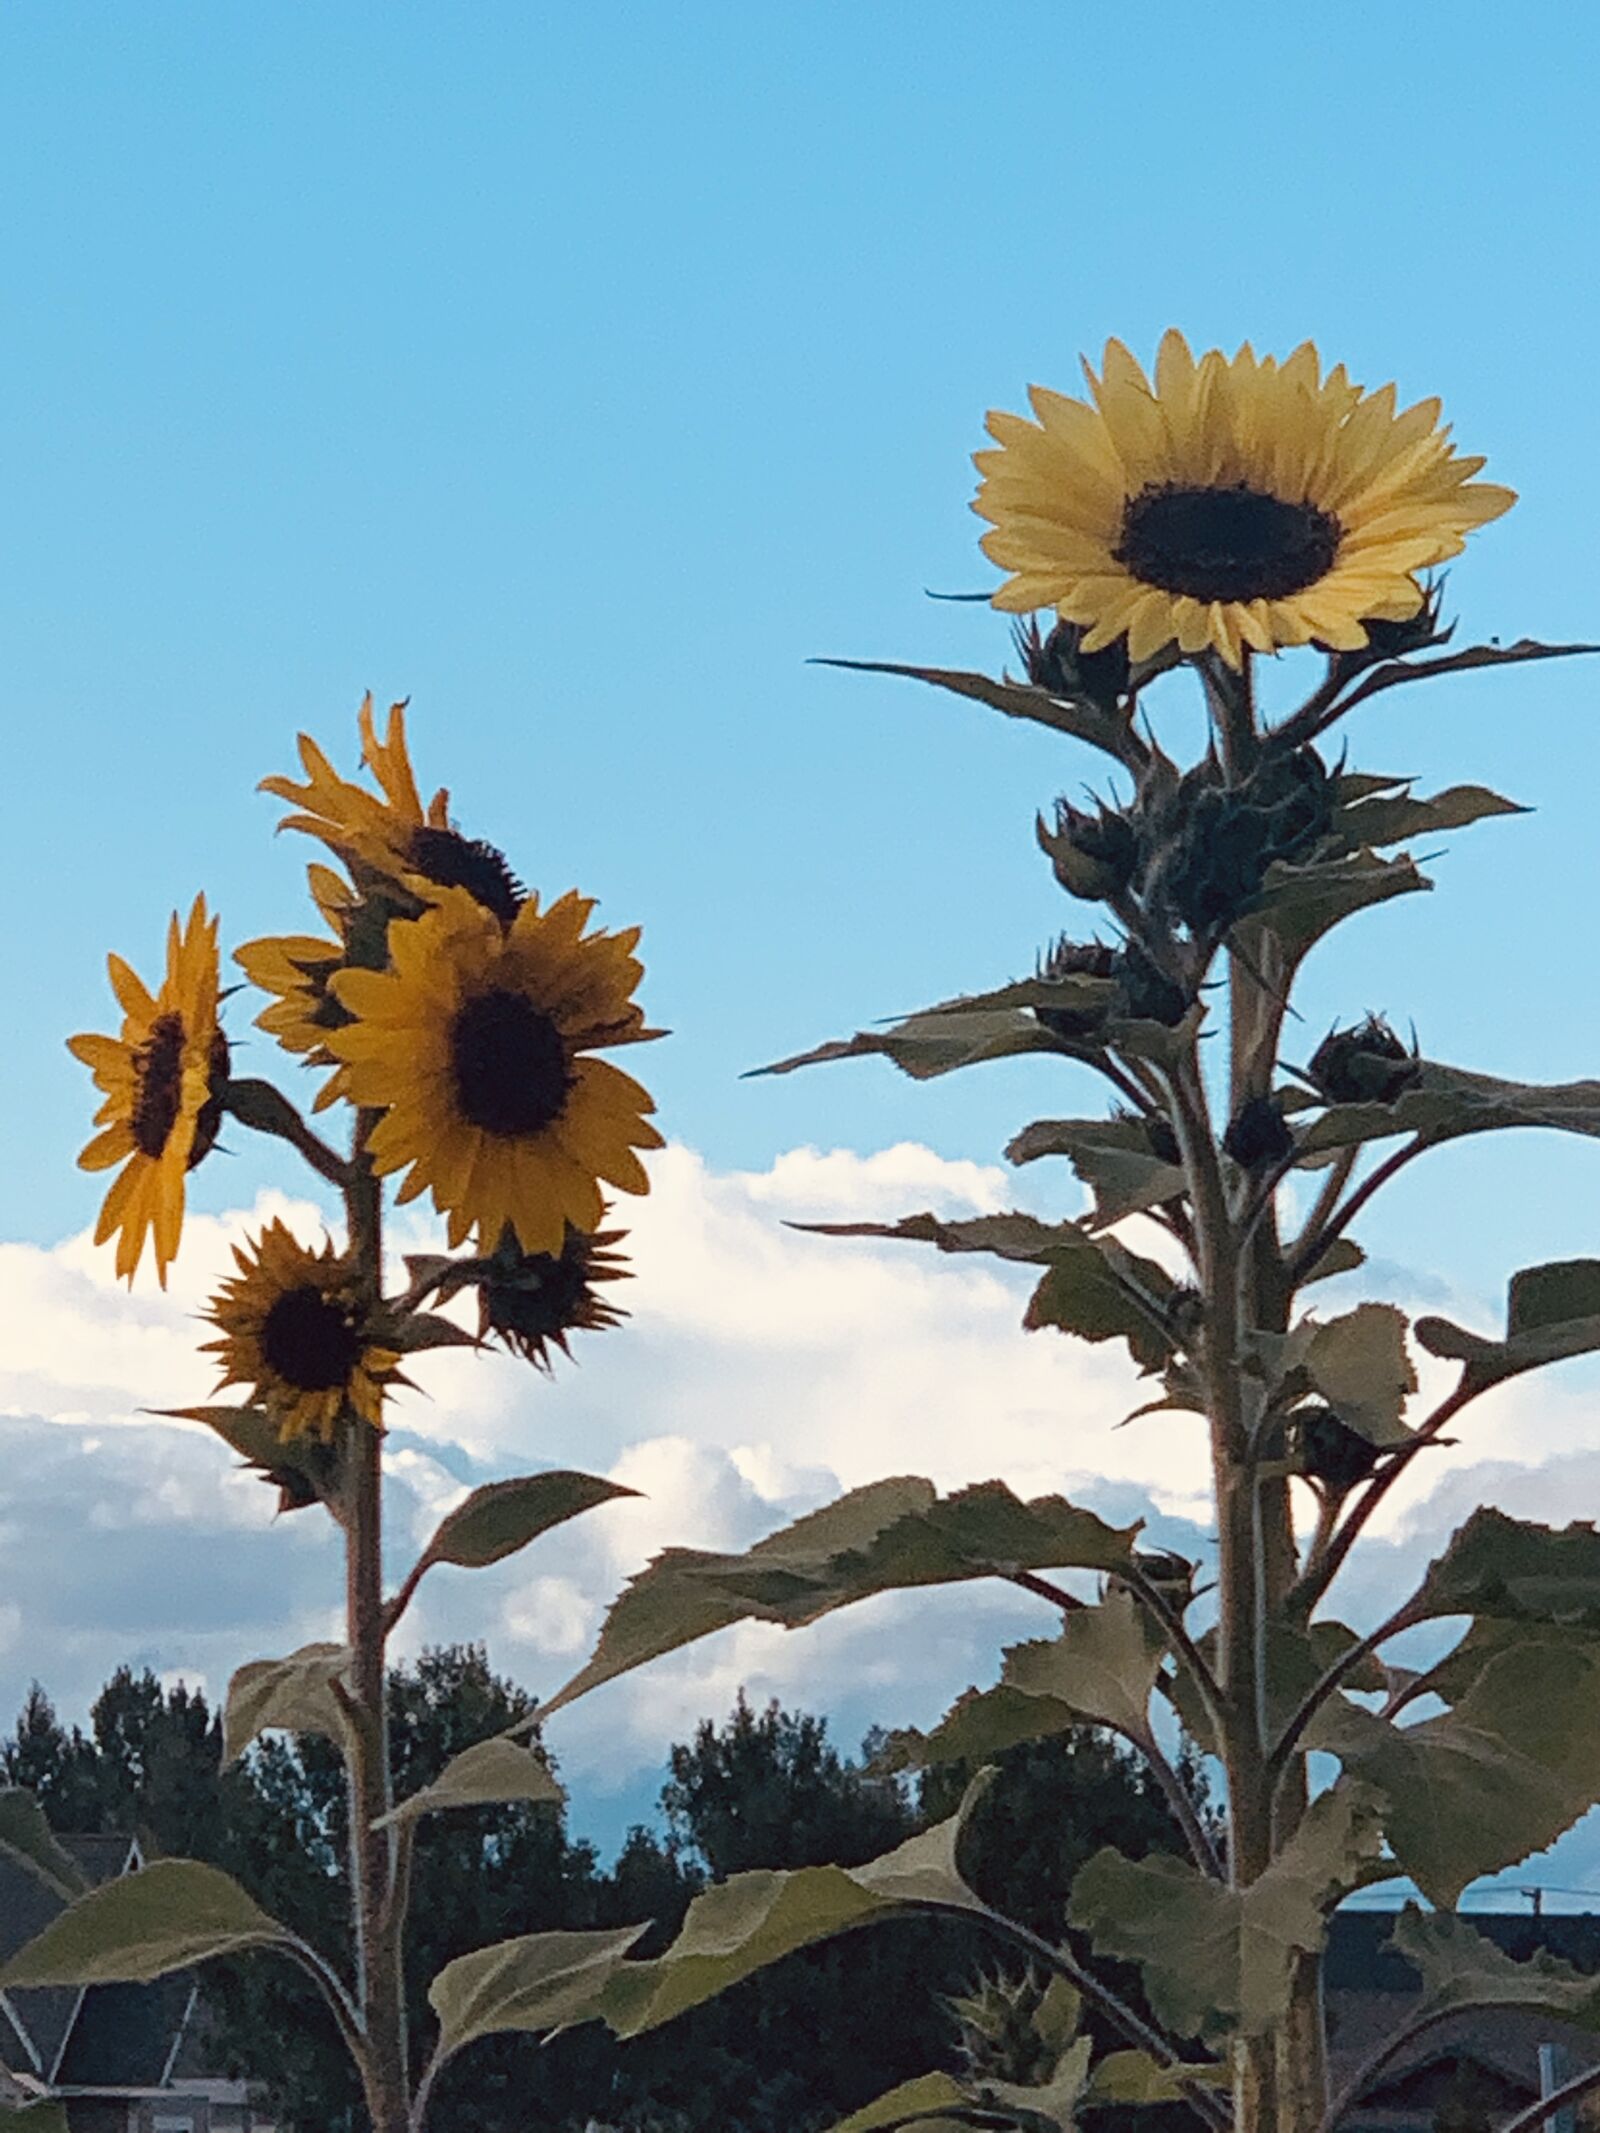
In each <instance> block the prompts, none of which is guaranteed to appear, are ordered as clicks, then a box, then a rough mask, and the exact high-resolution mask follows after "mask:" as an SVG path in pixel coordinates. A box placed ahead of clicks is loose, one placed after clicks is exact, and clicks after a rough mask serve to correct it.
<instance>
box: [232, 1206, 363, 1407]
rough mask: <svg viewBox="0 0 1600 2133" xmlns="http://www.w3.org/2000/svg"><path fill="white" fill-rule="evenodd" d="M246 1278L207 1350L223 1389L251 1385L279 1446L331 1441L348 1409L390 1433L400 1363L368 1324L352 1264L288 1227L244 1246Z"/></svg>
mask: <svg viewBox="0 0 1600 2133" xmlns="http://www.w3.org/2000/svg"><path fill="white" fill-rule="evenodd" d="M233 1256H234V1259H235V1261H236V1262H237V1264H238V1268H239V1272H238V1273H237V1275H234V1276H231V1277H230V1278H229V1279H227V1280H226V1281H224V1282H223V1284H222V1287H221V1289H220V1290H219V1291H218V1293H217V1294H216V1295H215V1296H214V1297H213V1298H212V1300H211V1305H210V1308H209V1309H208V1310H207V1312H206V1316H207V1318H209V1319H210V1320H211V1323H212V1324H213V1325H214V1326H215V1327H216V1328H217V1329H218V1333H219V1335H220V1338H219V1339H217V1340H214V1341H207V1342H206V1343H205V1346H206V1348H207V1349H208V1350H210V1351H211V1352H212V1353H214V1354H215V1355H216V1356H217V1357H218V1359H219V1363H220V1367H221V1371H222V1375H221V1377H220V1378H219V1380H218V1384H219V1387H220V1386H222V1385H248V1386H249V1387H250V1388H251V1399H252V1401H253V1402H254V1404H255V1405H257V1406H259V1407H263V1408H265V1409H266V1411H267V1413H268V1414H270V1415H271V1416H272V1417H273V1419H274V1420H275V1421H276V1423H277V1424H278V1438H279V1441H280V1442H284V1441H286V1440H287V1439H288V1438H290V1437H299V1436H304V1435H305V1434H306V1433H307V1432H310V1433H311V1434H313V1435H315V1436H317V1437H320V1438H322V1440H323V1441H324V1442H327V1441H328V1440H329V1439H331V1437H332V1436H333V1433H334V1429H335V1427H336V1425H337V1424H338V1422H339V1419H340V1417H341V1416H342V1415H343V1414H345V1413H346V1412H348V1413H350V1414H353V1415H355V1416H357V1417H358V1418H359V1419H360V1420H361V1421H363V1422H370V1423H371V1424H372V1426H373V1427H374V1428H375V1429H381V1428H382V1427H383V1396H384V1392H385V1390H386V1388H387V1386H388V1385H389V1384H390V1383H391V1382H392V1381H393V1379H394V1375H395V1369H396V1366H397V1364H398V1363H399V1361H400V1356H399V1353H398V1351H397V1350H395V1349H393V1348H383V1347H379V1346H378V1345H377V1344H376V1343H375V1342H374V1341H372V1340H371V1339H370V1338H369V1337H368V1335H367V1333H366V1332H365V1331H364V1329H363V1326H362V1319H361V1313H360V1311H359V1309H358V1308H357V1306H356V1303H355V1292H354V1286H353V1281H352V1274H351V1268H350V1265H349V1262H348V1261H347V1260H346V1259H344V1258H343V1257H342V1256H341V1255H340V1254H339V1253H338V1252H336V1251H335V1249H334V1247H333V1246H332V1245H331V1244H328V1245H326V1246H324V1248H323V1249H322V1250H321V1251H320V1252H314V1251H310V1250H308V1249H307V1247H306V1246H305V1245H303V1244H301V1243H299V1242H298V1241H297V1240H296V1239H295V1237H294V1236H293V1235H292V1234H291V1232H290V1231H289V1230H288V1229H286V1228H285V1227H284V1225H283V1223H281V1222H271V1223H269V1224H268V1225H267V1227H266V1228H265V1229H264V1230H263V1231H262V1232H261V1234H260V1236H259V1237H258V1238H257V1239H256V1240H255V1246H254V1253H253V1255H252V1251H251V1248H250V1246H249V1245H248V1244H245V1245H236V1246H235V1247H234V1253H233Z"/></svg>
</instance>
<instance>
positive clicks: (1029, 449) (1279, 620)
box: [973, 333, 1516, 667]
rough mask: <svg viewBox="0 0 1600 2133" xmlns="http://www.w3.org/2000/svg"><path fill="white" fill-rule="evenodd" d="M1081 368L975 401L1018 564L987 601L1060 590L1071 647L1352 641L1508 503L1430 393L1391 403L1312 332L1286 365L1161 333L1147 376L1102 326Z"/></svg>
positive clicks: (1388, 394)
mask: <svg viewBox="0 0 1600 2133" xmlns="http://www.w3.org/2000/svg"><path fill="white" fill-rule="evenodd" d="M1084 374H1085V376H1086V378H1087V380H1088V384H1089V391H1090V394H1091V396H1092V401H1093V404H1092V405H1091V404H1090V403H1089V402H1088V401H1083V400H1072V399H1068V398H1066V397H1065V396H1063V395H1062V394H1060V393H1055V392H1046V391H1044V390H1043V389H1042V388H1040V387H1037V386H1036V387H1033V388H1032V389H1031V390H1030V393H1029V398H1030V400H1031V401H1032V404H1033V412H1034V416H1035V418H1036V420H1035V421H1034V422H1029V421H1028V420H1027V419H1026V418H1024V417H1023V416H1020V415H1009V414H1000V413H996V414H991V415H990V417H989V424H988V427H989V433H990V435H991V436H992V437H993V438H994V439H995V440H996V443H997V445H998V447H999V449H998V450H996V451H983V452H978V453H975V454H974V463H975V464H976V466H977V468H978V471H979V472H980V474H981V475H982V476H983V480H982V484H981V486H980V488H979V491H978V495H977V499H976V501H975V503H974V505H973V509H974V510H975V511H977V512H978V513H979V515H980V516H981V517H983V518H986V519H988V520H990V521H991V530H990V531H989V532H988V533H986V534H985V535H984V536H983V542H982V546H983V550H984V553H985V554H986V555H987V556H988V557H989V559H990V560H991V562H994V563H998V564H999V565H1000V567H1001V568H1002V569H1003V570H1006V571H1008V572H1010V573H1011V575H1010V577H1009V578H1008V580H1007V582H1006V583H1005V584H1004V585H1003V586H1002V587H1001V588H1000V590H999V591H998V592H997V593H996V594H995V595H994V604H995V606H996V607H999V608H1003V609H1006V610H1008V611H1010V612H1012V613H1020V614H1025V613H1029V612H1032V611H1034V610H1036V609H1039V608H1047V607H1053V608H1054V609H1055V611H1056V612H1057V614H1058V615H1060V616H1061V617H1062V619H1063V620H1064V621H1067V622H1072V623H1076V624H1078V625H1079V626H1080V627H1081V628H1082V629H1083V630H1084V632H1085V634H1084V637H1083V639H1082V644H1081V649H1082V650H1083V651H1084V652H1086V653H1093V652H1096V651H1098V650H1100V649H1101V648H1102V647H1103V646H1105V645H1109V644H1111V643H1113V642H1114V641H1115V640H1116V639H1118V638H1122V637H1126V639H1127V646H1128V653H1129V656H1130V657H1131V658H1133V659H1134V660H1145V659H1151V658H1153V657H1154V656H1155V655H1156V654H1157V653H1158V652H1161V651H1162V650H1164V649H1165V648H1166V647H1167V646H1168V645H1170V644H1172V643H1174V642H1176V644H1177V646H1178V649H1179V651H1180V652H1182V653H1184V654H1194V653H1198V652H1202V651H1204V650H1206V649H1207V648H1208V647H1209V648H1212V649H1214V650H1215V651H1216V652H1217V653H1218V654H1220V656H1221V657H1222V658H1223V659H1224V660H1226V661H1227V662H1228V664H1229V665H1231V666H1234V667H1239V666H1241V665H1242V664H1243V661H1244V657H1245V654H1246V653H1247V652H1250V651H1257V652H1271V651H1275V650H1277V649H1278V648H1279V647H1281V646H1288V645H1303V644H1313V643H1314V644H1319V645H1321V646H1323V647H1325V648H1327V649H1330V650H1334V651H1359V650H1361V649H1362V648H1363V647H1364V646H1365V645H1366V643H1367V641H1368V640H1367V630H1366V628H1365V626H1364V625H1365V624H1367V623H1369V622H1404V621H1407V620H1409V619H1410V618H1411V617H1412V616H1414V615H1416V614H1417V613H1418V611H1419V610H1420V609H1421V607H1422V605H1423V600H1424V597H1425V595H1424V590H1423V587H1422V584H1421V583H1420V581H1419V578H1418V575H1417V574H1418V572H1420V571H1425V570H1427V569H1429V568H1430V567H1431V566H1432V565H1434V564H1436V563H1443V562H1445V561H1447V560H1448V559H1449V558H1450V557H1451V556H1454V555H1459V554H1460V553H1461V550H1462V547H1463V545H1464V544H1465V540H1466V536H1467V534H1468V533H1469V532H1471V531H1472V530H1473V528H1474V527H1477V526H1481V525H1483V524H1485V523H1486V522H1487V521H1488V520H1490V519H1494V518H1498V517H1499V516H1500V515H1501V513H1502V512H1504V511H1508V510H1509V509H1510V508H1511V506H1512V504H1513V503H1514V502H1515V501H1516V497H1515V494H1514V492H1513V491H1512V490H1510V489H1504V488H1499V487H1497V486H1496V485H1495V484H1494V483H1492V482H1480V481H1474V480H1473V479H1472V477H1473V476H1474V475H1475V474H1476V473H1477V472H1478V471H1479V469H1480V468H1481V467H1482V466H1483V464H1484V462H1483V460H1482V459H1479V458H1458V457H1457V456H1456V452H1455V448H1454V446H1453V445H1452V444H1451V443H1450V442H1449V432H1448V430H1445V429H1441V428H1440V426H1439V413H1440V408H1439V402H1438V401H1437V400H1421V401H1418V403H1417V404H1416V405H1415V406H1414V407H1410V408H1406V409H1403V410H1397V408H1396V404H1395V389H1394V387H1393V386H1392V385H1386V386H1384V387H1383V388H1382V390H1381V391H1379V392H1373V393H1369V392H1366V391H1364V390H1363V389H1362V388H1361V387H1359V386H1356V385H1353V384H1351V382H1350V380H1349V379H1348V377H1347V376H1346V374H1345V371H1344V367H1343V365H1342V364H1341V365H1340V366H1339V367H1338V368H1336V369H1334V370H1332V371H1329V372H1328V374H1327V375H1326V376H1324V375H1323V373H1322V366H1321V359H1320V358H1319V356H1318V354H1317V351H1316V349H1315V348H1314V347H1313V346H1312V344H1311V343H1310V342H1309V341H1307V342H1306V343H1304V344H1303V345H1302V346H1301V347H1299V348H1297V349H1296V350H1295V352H1294V353H1293V355H1291V356H1289V357H1288V358H1287V359H1286V360H1284V361H1283V362H1281V363H1280V362H1279V361H1277V360H1276V358H1274V357H1271V356H1264V357H1257V356H1256V354H1255V353H1254V351H1253V350H1252V349H1251V348H1250V346H1249V344H1248V343H1246V345H1245V346H1244V347H1242V348H1241V349H1240V350H1239V352H1238V354H1237V355H1235V356H1233V357H1232V358H1231V359H1230V358H1229V357H1227V356H1224V355H1223V353H1222V351H1221V350H1220V349H1215V348H1214V349H1212V350H1210V351H1209V353H1207V354H1206V355H1204V356H1202V357H1200V358H1199V359H1198V361H1197V360H1196V358H1195V357H1194V356H1193V355H1192V354H1191V353H1190V350H1189V346H1188V343H1187V342H1186V341H1185V340H1184V338H1183V336H1182V334H1180V333H1168V334H1167V335H1166V336H1165V338H1164V339H1163V340H1162V343H1161V348H1160V353H1159V355H1158V357H1157V361H1156V374H1155V382H1154V384H1153V385H1152V383H1151V381H1150V380H1149V379H1148V378H1147V377H1146V376H1145V374H1144V372H1143V370H1142V369H1141V368H1140V367H1139V365H1138V363H1137V362H1136V361H1135V360H1134V358H1133V357H1132V356H1131V355H1130V354H1129V352H1128V350H1127V349H1126V348H1125V347H1123V345H1122V343H1121V342H1120V341H1108V342H1107V344H1106V351H1105V359H1104V362H1103V364H1102V366H1101V370H1100V374H1099V375H1098V376H1096V374H1095V372H1094V371H1093V370H1092V369H1090V367H1089V366H1088V364H1087V363H1085V365H1084Z"/></svg>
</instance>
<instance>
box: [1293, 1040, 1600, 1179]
mask: <svg viewBox="0 0 1600 2133" xmlns="http://www.w3.org/2000/svg"><path fill="white" fill-rule="evenodd" d="M1515 1126H1529V1127H1532V1126H1542V1127H1546V1128H1548V1129H1549V1130H1550V1131H1552V1132H1558V1133H1581V1134H1585V1135H1587V1136H1588V1137H1590V1138H1591V1139H1593V1138H1595V1137H1596V1136H1600V1081H1567V1082H1549V1083H1540V1082H1522V1081H1502V1080H1500V1079H1499V1078H1498V1077H1497V1076H1495V1075H1493V1074H1471V1073H1468V1072H1467V1070H1466V1069H1465V1068H1464V1067H1452V1066H1441V1065H1439V1064H1437V1063H1436V1062H1435V1061H1433V1060H1431V1059H1424V1060H1420V1061H1419V1062H1418V1065H1417V1078H1416V1080H1415V1082H1414V1083H1413V1084H1412V1086H1411V1087H1410V1088H1408V1089H1406V1090H1405V1091H1403V1093H1402V1094H1401V1095H1399V1096H1397V1097H1396V1098H1395V1100H1394V1102H1393V1103H1387V1104H1377V1103H1373V1104H1331V1105H1329V1107H1328V1108H1327V1109H1326V1110H1325V1111H1323V1112H1322V1113H1321V1114H1320V1116H1319V1117H1317V1118H1315V1119H1313V1120H1312V1122H1311V1123H1310V1125H1308V1126H1306V1127H1305V1128H1303V1130H1302V1131H1301V1132H1300V1133H1299V1134H1298V1135H1297V1145H1298V1150H1299V1154H1300V1156H1301V1157H1302V1158H1303V1157H1305V1156H1311V1155H1318V1154H1327V1153H1329V1152H1331V1151H1333V1150H1336V1149H1340V1148H1357V1147H1360V1146H1361V1145H1362V1144H1363V1143H1364V1142H1366V1141H1374V1140H1386V1139H1388V1138H1389V1137H1390V1136H1391V1135H1393V1134H1397V1133H1418V1134H1421V1135H1422V1136H1423V1137H1424V1139H1426V1140H1428V1141H1430V1142H1443V1141H1450V1140H1460V1139H1462V1138H1463V1137H1465V1136H1466V1135H1468V1134H1472V1133H1494V1132H1498V1131H1501V1130H1503V1129H1506V1128H1510V1127H1515Z"/></svg>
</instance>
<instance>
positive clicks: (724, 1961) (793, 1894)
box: [603, 1770, 994, 2037]
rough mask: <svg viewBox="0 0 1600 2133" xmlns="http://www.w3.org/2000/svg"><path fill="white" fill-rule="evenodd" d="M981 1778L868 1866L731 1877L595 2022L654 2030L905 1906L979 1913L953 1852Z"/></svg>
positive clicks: (612, 1996) (632, 1972) (622, 2030)
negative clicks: (772, 1966) (945, 1812)
mask: <svg viewBox="0 0 1600 2133" xmlns="http://www.w3.org/2000/svg"><path fill="white" fill-rule="evenodd" d="M993 1777H994V1772H993V1771H992V1770H984V1771H980V1772H979V1773H978V1775H977V1777H975V1778H974V1779H973V1781H972V1783H971V1784H970V1785H969V1786H968V1787H967V1790H966V1794H965V1797H964V1798H963V1800H962V1802H961V1805H960V1807H959V1808H958V1809H957V1810H956V1812H955V1813H954V1814H953V1815H951V1816H950V1817H949V1819H948V1820H947V1821H944V1822H941V1823H938V1824H937V1825H936V1826H935V1827H934V1828H933V1829H929V1830H924V1831H923V1832H922V1834H921V1835H920V1836H916V1837H911V1838H908V1839H907V1841H906V1842H905V1843H904V1844H900V1845H897V1846H896V1847H895V1849H894V1850H893V1851H891V1852H886V1853H885V1854H884V1856H883V1857H882V1858H881V1859H874V1860H872V1861H870V1862H869V1864H867V1865H866V1866H858V1867H850V1868H845V1867H842V1866H806V1867H798V1868H795V1869H792V1870H785V1871H779V1870H761V1871H758V1872H755V1873H748V1874H734V1875H732V1876H730V1878H729V1879H728V1880H727V1881H724V1882H720V1883H718V1884H717V1885H716V1886H714V1887H712V1888H709V1889H707V1890H706V1891H705V1892H704V1894H703V1895H700V1896H697V1897H696V1898H695V1900H694V1902H693V1903H692V1904H690V1906H689V1910H688V1913H687V1915H686V1917H685V1918H684V1921H683V1925H682V1928H681V1929H680V1931H679V1933H678V1937H677V1939H676V1940H675V1941H674V1942H673V1943H672V1946H671V1947H670V1948H668V1950H667V1951H666V1953H665V1954H664V1955H660V1956H657V1957H656V1958H655V1959H654V1961H652V1962H643V1963H630V1964H629V1965H628V1966H627V1968H626V1969H625V1970H620V1971H618V1972H617V1973H616V1974H615V1975H614V1976H613V1977H612V1979H611V1980H610V1982H609V1984H608V1985H607V1987H606V1991H605V1994H604V2000H603V2012H604V2014H605V2018H606V2020H607V2021H608V2022H609V2023H610V2025H611V2027H612V2028H613V2029H614V2030H615V2031H616V2033H617V2035H618V2036H621V2037H634V2036H638V2035H639V2034H640V2032H641V2031H643V2030H647V2029H656V2028H658V2027H659V2026H660V2025H661V2024H662V2023H663V2022H670V2021H671V2020H672V2019H673V2017H674V2016H675V2015H680V2014H683V2013H685V2012H686V2011H687V2010H688V2009H689V2008H691V2007H698V2006H699V2005H700V2003H701V2002H702V2001H703V2000H709V1999H711V1998H713V1997H714V1996H715V1995H716V1994H717V1993H719V1992H724V1991H726V1990H727V1988H728V1986H730V1985H736V1984H737V1983H738V1982H739V1980H740V1979H741V1978H746V1977H749V1976H751V1975H752V1974H753V1973H754V1972H755V1971H757V1970H761V1969H765V1968H766V1966H767V1965H768V1964H769V1963H775V1962H778V1961H779V1960H780V1959H781V1958H782V1957H783V1956H785V1955H792V1954H793V1953H794V1951H795V1949H797V1948H805V1947H809V1946H810V1945H811V1943H812V1942H813V1941H818V1940H826V1939H829V1938H831V1937H832V1936H833V1935H834V1934H836V1933H844V1932H848V1931H849V1930H850V1929H851V1928H852V1927H855V1926H859V1925H865V1924H866V1923H868V1922H869V1921H870V1920H873V1919H877V1918H881V1917H883V1916H885V1915H887V1914H888V1913H889V1912H892V1911H895V1910H899V1909H903V1908H905V1907H907V1906H912V1907H916V1908H927V1907H930V1906H932V1907H936V1908H938V1909H941V1910H948V1909H960V1910H972V1911H981V1910H982V1909H983V1905H982V1904H981V1903H980V1902H979V1901H978V1899H977V1897H976V1896H974V1895H973V1893H972V1891H971V1890H970V1889H969V1888H968V1887H967V1885H966V1883H965V1882H964V1881H963V1880H962V1879H961V1876H960V1873H959V1871H958V1869H957V1865H956V1852H957V1849H958V1847H959V1844H960V1841H961V1835H962V1831H963V1830H964V1829H965V1827H966V1823H967V1819H968V1817H969V1816H970V1814H971V1813H972V1810H973V1809H974V1807H976V1805H977V1803H978V1801H979V1800H980V1799H981V1798H982V1796H983V1794H984V1792H985V1791H986V1790H987V1789H988V1786H989V1784H990V1782H991V1781H992V1779H993Z"/></svg>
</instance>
